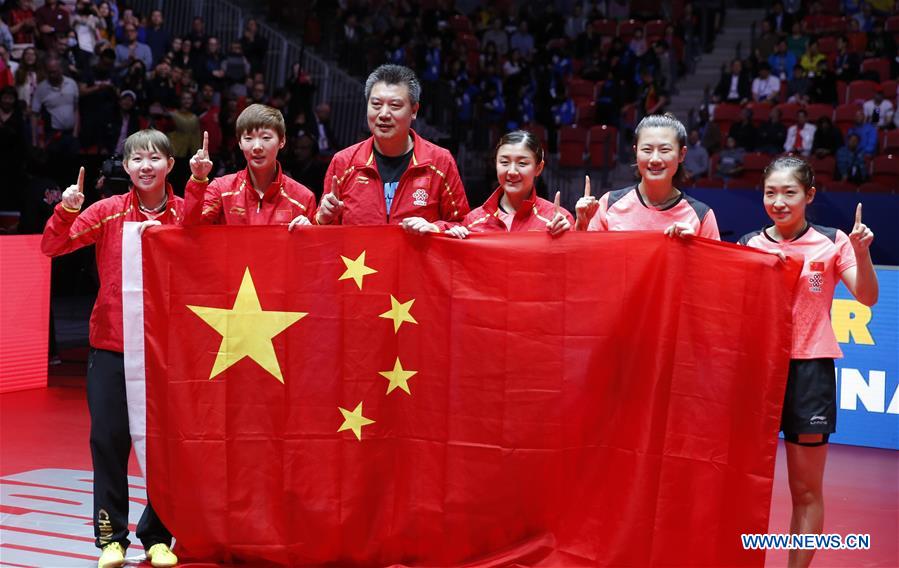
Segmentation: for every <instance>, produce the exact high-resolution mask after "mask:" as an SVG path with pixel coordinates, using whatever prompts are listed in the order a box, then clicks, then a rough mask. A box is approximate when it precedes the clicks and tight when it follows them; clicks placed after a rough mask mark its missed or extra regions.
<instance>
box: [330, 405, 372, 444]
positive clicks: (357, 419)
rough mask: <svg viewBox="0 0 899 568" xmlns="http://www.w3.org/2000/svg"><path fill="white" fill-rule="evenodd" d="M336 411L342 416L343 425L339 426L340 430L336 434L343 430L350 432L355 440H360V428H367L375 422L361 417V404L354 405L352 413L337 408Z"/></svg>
mask: <svg viewBox="0 0 899 568" xmlns="http://www.w3.org/2000/svg"><path fill="white" fill-rule="evenodd" d="M337 410H339V411H340V413H341V414H343V424H341V425H340V428H338V429H337V431H338V432H343V431H344V430H352V431H353V434H355V435H356V439H357V440H362V427H363V426H368V425H369V424H374V423H375V421H374V420H372V419H370V418H366V417H364V416H362V402H361V401H360V402H359V404H357V405H356V408H354V409H353V411H352V412H350V411H349V410H347V409H346V408H340V407H339V406H338V407H337Z"/></svg>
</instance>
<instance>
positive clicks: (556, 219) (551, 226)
mask: <svg viewBox="0 0 899 568" xmlns="http://www.w3.org/2000/svg"><path fill="white" fill-rule="evenodd" d="M587 179H588V180H589V178H587ZM589 183H590V182H589V181H588V182H587V184H588V185H587V187H588V190H587V191H589V187H590V186H589ZM561 199H562V192H561V191H557V192H556V197H555V198H554V199H553V218H552V219H550V220H549V222H547V223H546V230H547V231H549V234H550V235H552V236H554V237H557V236H559V235H561V234H562V233H564V232H565V231H567V230H568V229H570V228H571V222H569V221H568V217H566V216H565V214H564V213H562V206H561ZM582 199H583V198H582Z"/></svg>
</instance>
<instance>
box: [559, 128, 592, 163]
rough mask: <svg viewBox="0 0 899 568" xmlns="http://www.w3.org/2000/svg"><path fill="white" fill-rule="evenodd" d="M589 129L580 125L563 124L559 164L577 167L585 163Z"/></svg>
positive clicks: (560, 135)
mask: <svg viewBox="0 0 899 568" xmlns="http://www.w3.org/2000/svg"><path fill="white" fill-rule="evenodd" d="M588 134H589V131H588V130H587V129H586V128H581V127H580V126H563V127H562V128H561V129H560V130H559V166H561V167H563V168H576V167H582V166H583V165H584V153H585V152H586V151H587V136H588Z"/></svg>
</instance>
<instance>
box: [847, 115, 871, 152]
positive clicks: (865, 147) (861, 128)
mask: <svg viewBox="0 0 899 568" xmlns="http://www.w3.org/2000/svg"><path fill="white" fill-rule="evenodd" d="M853 134H855V135H856V136H858V139H859V148H861V151H862V153H863V154H865V155H866V156H873V155H874V154H875V153H876V152H877V127H876V126H874V125H873V124H870V123H868V122H865V112H864V111H863V110H862V109H858V110H857V111H855V126H853V127H852V128H850V129H849V132H847V133H846V136H847V137H848V136H852V135H853Z"/></svg>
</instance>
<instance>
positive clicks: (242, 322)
mask: <svg viewBox="0 0 899 568" xmlns="http://www.w3.org/2000/svg"><path fill="white" fill-rule="evenodd" d="M187 307H188V309H190V311H192V312H193V313H195V314H197V316H198V317H199V318H200V319H202V320H203V321H205V322H206V323H207V324H208V325H209V326H210V327H211V328H212V329H214V330H215V331H217V332H218V333H219V334H220V335H221V336H222V342H221V344H220V345H219V350H218V354H217V355H216V358H215V364H214V365H213V366H212V372H211V373H210V375H209V378H210V379H213V378H214V377H215V376H216V375H218V374H219V373H221V372H223V371H225V370H226V369H227V368H228V367H230V366H231V365H234V364H235V363H237V362H238V361H240V360H241V359H243V358H244V357H249V358H250V359H252V360H253V361H256V363H258V364H259V366H260V367H262V368H263V369H265V370H266V371H268V372H269V373H271V374H272V376H274V377H275V378H276V379H278V380H279V381H281V383H283V382H284V377H283V376H282V375H281V367H280V365H279V364H278V357H277V356H276V355H275V348H274V346H273V345H272V339H273V338H274V337H275V336H276V335H278V334H279V333H281V332H282V331H284V330H285V329H287V328H288V327H290V326H291V325H293V324H294V323H296V322H297V321H299V320H301V319H303V318H304V317H306V316H307V315H308V313H307V312H277V311H270V310H263V309H262V306H261V305H260V304H259V296H258V295H257V294H256V287H255V286H254V285H253V277H252V276H251V275H250V269H249V268H247V269H246V271H245V272H244V275H243V280H241V282H240V289H239V290H238V291H237V297H236V298H234V305H233V306H232V307H231V309H226V308H213V307H208V306H187Z"/></svg>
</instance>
